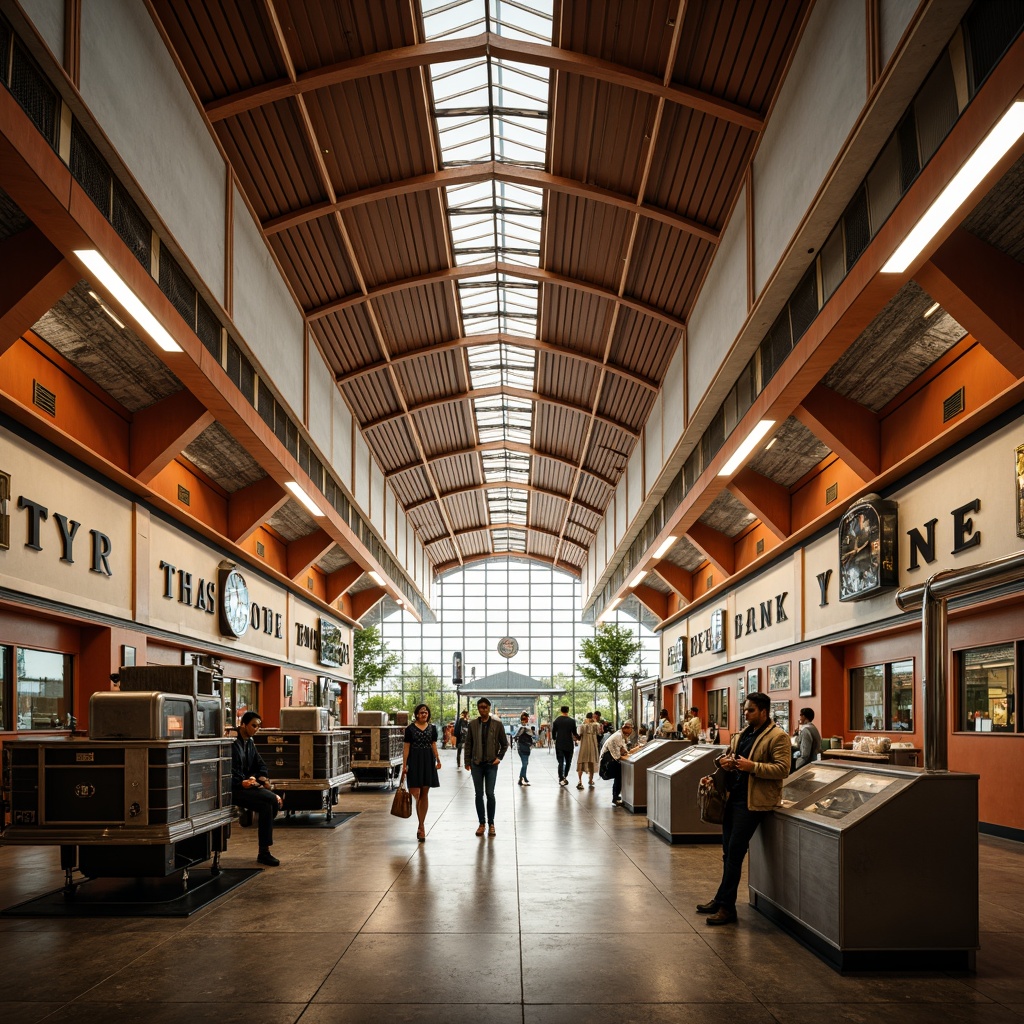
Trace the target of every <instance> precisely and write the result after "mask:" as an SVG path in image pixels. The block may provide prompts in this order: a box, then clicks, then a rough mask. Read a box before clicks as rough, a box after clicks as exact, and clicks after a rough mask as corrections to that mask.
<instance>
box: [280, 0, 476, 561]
mask: <svg viewBox="0 0 1024 1024" xmlns="http://www.w3.org/2000/svg"><path fill="white" fill-rule="evenodd" d="M275 3H276V0H264V2H263V6H264V10H265V11H266V13H267V18H268V20H269V22H270V28H271V31H272V34H273V36H274V41H275V43H276V44H277V47H278V50H279V51H280V55H281V59H282V60H283V62H284V64H285V68H286V70H287V73H288V78H289V80H290V81H291V82H292V83H295V82H296V72H295V64H294V62H293V61H292V58H291V53H290V51H289V48H288V40H287V39H286V38H285V33H284V30H283V28H282V27H281V21H280V19H279V18H278V16H277V9H276V6H275ZM295 102H296V104H297V106H298V111H299V119H300V121H301V123H302V129H303V135H304V136H305V141H306V145H307V147H308V149H309V153H310V155H311V156H312V157H313V162H314V167H315V169H316V173H317V176H318V177H319V179H320V186H321V188H322V189H323V191H324V194H325V195H327V196H328V197H329V198H330V200H331V201H332V202H333V201H334V200H335V199H337V195H336V193H335V191H334V185H333V183H332V182H331V175H330V172H329V171H328V169H327V164H326V162H325V160H324V151H323V147H322V146H321V145H320V141H319V139H318V138H317V135H316V129H315V128H314V127H313V120H312V118H311V116H310V113H309V108H308V106H307V104H306V100H305V97H304V96H303V95H302V94H301V93H296V94H295ZM435 166H436V165H435ZM333 219H334V223H335V227H336V228H337V229H338V234H339V236H340V239H341V243H342V246H343V248H344V250H345V255H346V257H347V258H348V261H349V264H350V265H351V267H352V272H353V274H354V275H355V278H356V280H357V281H358V283H359V288H360V290H361V291H362V292H363V294H364V295H366V296H367V298H369V289H368V288H367V285H366V277H365V275H364V274H363V271H362V267H361V266H360V263H359V257H358V254H357V253H356V249H355V246H354V245H353V244H352V239H351V237H350V236H349V233H348V229H347V228H346V227H345V222H344V220H343V218H342V216H341V214H340V213H339V214H334V217H333ZM448 251H449V252H450V251H451V248H450V246H449V249H448ZM366 312H367V319H368V320H369V321H370V324H371V327H372V329H373V332H374V336H375V339H376V341H377V344H378V345H379V346H380V350H381V352H383V353H384V357H385V359H390V350H389V347H388V344H387V339H386V337H385V335H384V331H383V330H382V328H381V325H380V322H379V321H378V319H377V315H376V311H375V310H374V308H373V302H372V301H367V302H366ZM390 372H391V378H392V384H393V386H394V389H395V394H396V396H397V397H398V401H399V403H400V404H401V405H402V407H403V408H406V406H407V401H406V398H405V394H404V391H403V389H402V384H401V381H400V380H399V379H398V374H397V372H396V371H395V370H394V369H393V368H392V369H391V371H390ZM408 423H409V431H410V435H411V436H412V439H413V443H414V444H415V445H416V450H417V452H418V453H419V456H420V458H421V459H422V460H423V468H424V472H425V473H426V475H427V481H428V482H429V484H430V486H431V488H432V489H433V491H434V493H435V494H438V495H439V494H440V491H441V489H440V487H438V484H437V480H436V479H435V478H434V475H433V473H432V472H431V469H430V466H429V464H428V463H427V456H426V450H425V449H424V447H423V440H422V438H421V437H420V434H419V431H418V430H417V429H416V424H415V423H414V422H413V420H412V418H411V417H409V419H408ZM439 508H440V512H441V517H442V519H443V520H444V523H445V526H446V527H447V528H448V532H449V533H450V534H451V535H452V543H453V544H455V553H456V555H457V556H459V557H460V559H461V553H460V552H459V546H458V542H457V541H456V540H455V532H454V526H453V524H452V523H451V521H450V520H449V519H448V517H447V513H446V511H445V507H444V503H443V502H439Z"/></svg>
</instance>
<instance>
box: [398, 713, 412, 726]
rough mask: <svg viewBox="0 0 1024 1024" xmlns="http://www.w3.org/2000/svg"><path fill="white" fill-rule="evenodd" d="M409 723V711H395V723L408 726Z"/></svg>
mask: <svg viewBox="0 0 1024 1024" xmlns="http://www.w3.org/2000/svg"><path fill="white" fill-rule="evenodd" d="M408 724H409V712H408V711H396V712H395V725H402V726H406V725H408Z"/></svg>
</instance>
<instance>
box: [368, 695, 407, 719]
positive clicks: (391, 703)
mask: <svg viewBox="0 0 1024 1024" xmlns="http://www.w3.org/2000/svg"><path fill="white" fill-rule="evenodd" d="M406 703H407V702H406V701H405V699H404V698H403V697H402V694H400V693H399V692H398V691H397V690H392V691H391V692H390V693H375V694H374V695H373V696H372V697H367V698H365V699H364V700H363V701H362V704H361V707H362V709H363V710H364V711H386V712H387V713H388V714H389V715H391V714H394V712H396V711H405V710H406Z"/></svg>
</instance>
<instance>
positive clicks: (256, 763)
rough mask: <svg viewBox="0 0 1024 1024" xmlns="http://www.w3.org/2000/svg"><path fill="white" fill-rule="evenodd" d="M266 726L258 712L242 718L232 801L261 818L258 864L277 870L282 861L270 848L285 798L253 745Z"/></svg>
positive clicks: (233, 749) (234, 747)
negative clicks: (274, 788) (276, 789)
mask: <svg viewBox="0 0 1024 1024" xmlns="http://www.w3.org/2000/svg"><path fill="white" fill-rule="evenodd" d="M262 724H263V722H262V721H261V719H260V716H259V715H257V714H256V712H255V711H246V713H245V714H244V715H242V722H241V724H240V725H239V726H238V735H237V736H236V737H235V742H234V743H232V744H231V798H232V800H234V802H235V803H236V804H237V805H238V806H239V807H242V808H245V809H246V810H249V811H254V812H255V813H256V814H257V815H258V818H259V844H260V852H259V856H258V857H257V858H256V860H257V862H258V863H260V864H266V865H267V866H268V867H277V865H278V864H280V863H281V862H280V861H279V860H278V859H277V858H276V857H275V856H274V855H273V854H272V853H271V852H270V848H271V846H273V845H274V818H276V817H277V812H278V811H279V810H280V808H281V798H280V797H279V796H278V795H277V794H276V793H275V792H274V791H273V790H272V789H271V788H270V780H269V779H268V778H267V775H268V772H267V766H266V765H265V764H264V763H263V758H262V757H260V752H259V751H258V750H257V749H256V744H255V743H254V742H253V736H255V735H256V733H258V732H259V731H260V726H261V725H262Z"/></svg>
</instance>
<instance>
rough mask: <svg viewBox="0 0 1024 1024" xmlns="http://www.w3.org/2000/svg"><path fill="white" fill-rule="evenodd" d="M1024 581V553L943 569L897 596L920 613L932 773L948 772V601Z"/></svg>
mask: <svg viewBox="0 0 1024 1024" xmlns="http://www.w3.org/2000/svg"><path fill="white" fill-rule="evenodd" d="M1021 580H1024V551H1018V552H1016V553H1015V554H1012V555H1005V556H1004V557H1003V558H995V559H993V560H992V561H990V562H979V563H978V564H977V565H968V566H965V567H964V568H963V569H944V570H943V571H942V572H937V573H935V575H934V576H931V577H930V578H929V579H927V580H926V581H925V582H924V583H920V584H917V585H916V586H913V587H904V588H903V589H902V590H900V591H898V592H897V594H896V604H897V606H898V607H899V608H901V609H902V610H903V611H914V610H915V609H917V608H920V609H921V634H922V668H921V675H922V679H921V688H922V692H923V695H924V767H925V768H926V769H927V770H928V771H936V772H940V771H941V772H944V771H947V770H948V768H949V756H948V737H949V713H948V707H949V704H948V700H947V692H948V688H949V683H948V673H947V671H946V668H947V663H946V653H947V648H948V644H947V637H948V629H947V623H948V607H947V605H948V602H949V600H950V599H951V598H956V597H967V596H969V595H971V594H976V593H979V592H980V591H983V590H990V589H991V588H992V587H998V586H1000V585H1002V584H1004V583H1017V582H1020V581H1021Z"/></svg>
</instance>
